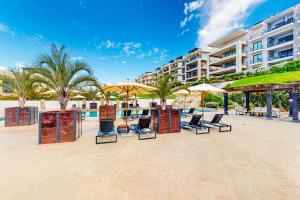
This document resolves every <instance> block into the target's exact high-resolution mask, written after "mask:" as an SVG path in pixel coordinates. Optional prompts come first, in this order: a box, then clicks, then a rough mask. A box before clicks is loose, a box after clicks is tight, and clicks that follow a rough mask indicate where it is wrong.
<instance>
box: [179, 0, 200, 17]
mask: <svg viewBox="0 0 300 200" xmlns="http://www.w3.org/2000/svg"><path fill="white" fill-rule="evenodd" d="M203 3H204V1H202V0H196V1H192V2H190V3H184V14H185V15H187V14H188V13H191V12H194V11H195V10H198V9H199V8H200V7H201V6H202V5H203Z"/></svg>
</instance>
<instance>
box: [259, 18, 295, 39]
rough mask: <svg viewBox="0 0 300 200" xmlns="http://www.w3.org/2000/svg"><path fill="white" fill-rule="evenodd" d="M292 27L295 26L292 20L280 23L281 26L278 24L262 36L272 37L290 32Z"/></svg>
mask: <svg viewBox="0 0 300 200" xmlns="http://www.w3.org/2000/svg"><path fill="white" fill-rule="evenodd" d="M294 26H295V22H294V19H293V20H291V21H287V22H282V24H281V23H280V25H278V26H276V27H274V28H270V29H268V30H266V31H265V33H264V35H265V36H267V37H269V36H272V35H277V34H280V33H283V32H286V31H289V30H292V29H293V28H294Z"/></svg>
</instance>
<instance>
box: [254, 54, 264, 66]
mask: <svg viewBox="0 0 300 200" xmlns="http://www.w3.org/2000/svg"><path fill="white" fill-rule="evenodd" d="M262 61H263V59H262V54H257V55H254V56H253V64H255V63H259V62H262Z"/></svg>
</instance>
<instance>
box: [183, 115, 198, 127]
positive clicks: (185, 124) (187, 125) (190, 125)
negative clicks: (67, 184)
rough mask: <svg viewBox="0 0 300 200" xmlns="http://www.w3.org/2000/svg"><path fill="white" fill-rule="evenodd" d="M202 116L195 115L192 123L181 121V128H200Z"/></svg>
mask: <svg viewBox="0 0 300 200" xmlns="http://www.w3.org/2000/svg"><path fill="white" fill-rule="evenodd" d="M201 118H202V115H193V116H192V119H191V120H190V121H181V128H195V127H196V126H198V124H199V121H200V119H201Z"/></svg>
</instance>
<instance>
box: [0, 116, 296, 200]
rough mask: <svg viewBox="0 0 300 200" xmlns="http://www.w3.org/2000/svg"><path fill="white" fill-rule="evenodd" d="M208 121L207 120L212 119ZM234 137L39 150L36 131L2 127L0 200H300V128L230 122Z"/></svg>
mask: <svg viewBox="0 0 300 200" xmlns="http://www.w3.org/2000/svg"><path fill="white" fill-rule="evenodd" d="M207 118H209V117H207ZM224 122H227V123H230V124H232V125H233V131H232V132H231V133H222V134H220V133H218V132H217V130H213V131H212V133H211V134H209V135H195V134H194V132H190V131H182V132H181V133H179V134H167V135H158V138H157V139H156V140H146V141H138V140H137V138H136V137H130V138H120V139H119V141H118V143H116V144H105V145H95V133H96V132H97V127H98V122H97V121H96V120H86V121H85V122H84V124H83V126H84V135H83V136H82V138H80V140H79V141H77V142H74V143H62V144H51V145H38V144H37V141H38V138H37V125H34V126H30V127H18V128H4V127H3V124H0V161H1V162H0V164H1V167H0V199H30V200H33V199H43V200H45V199H101V200H103V199H122V200H124V199H130V200H131V199H144V200H147V199H185V200H193V199H206V200H208V199H221V200H224V199H228V200H229V199H230V200H235V199H237V200H248V199H249V200H250V199H251V200H256V199H260V200H266V199H272V200H276V199H280V200H282V199H291V200H295V199H300V124H297V123H292V122H285V121H278V120H273V121H272V120H265V119H263V118H256V117H250V116H235V115H232V116H226V117H225V119H224Z"/></svg>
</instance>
